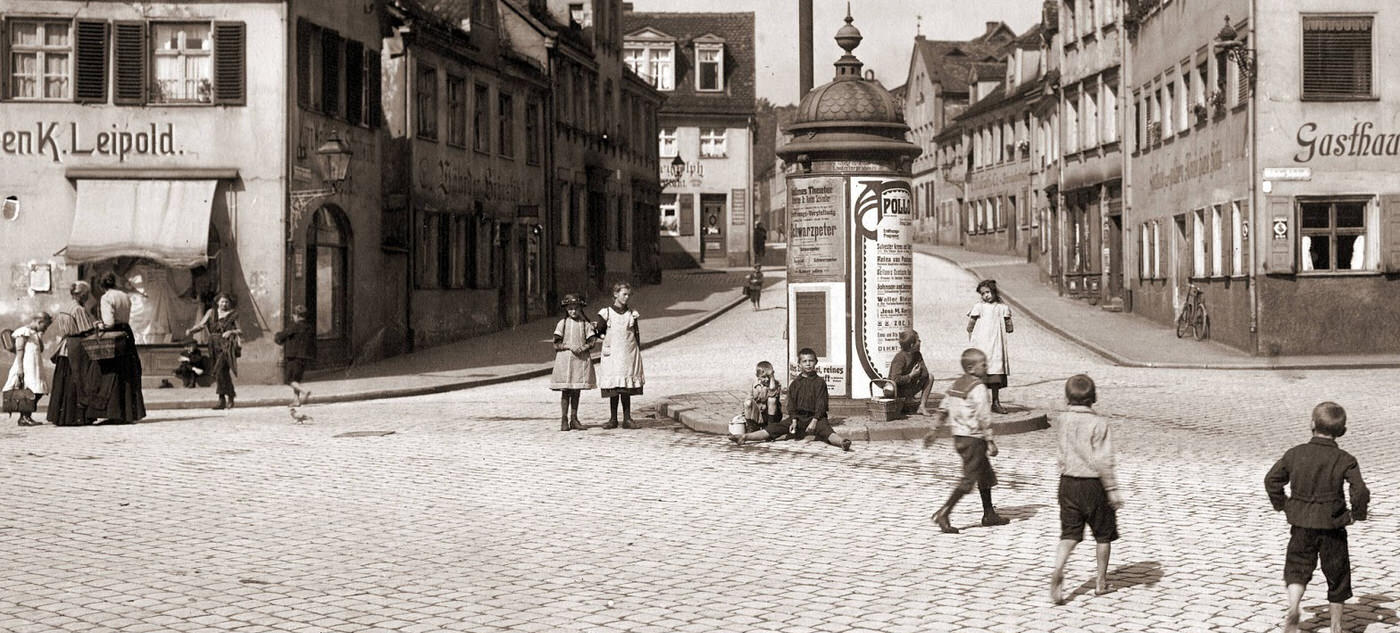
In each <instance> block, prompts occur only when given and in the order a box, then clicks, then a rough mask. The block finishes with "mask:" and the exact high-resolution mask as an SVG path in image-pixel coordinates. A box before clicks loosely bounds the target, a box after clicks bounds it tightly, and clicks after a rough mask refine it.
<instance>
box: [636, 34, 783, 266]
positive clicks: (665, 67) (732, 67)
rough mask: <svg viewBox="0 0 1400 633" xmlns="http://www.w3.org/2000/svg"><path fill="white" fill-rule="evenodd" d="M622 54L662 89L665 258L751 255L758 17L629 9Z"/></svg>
mask: <svg viewBox="0 0 1400 633" xmlns="http://www.w3.org/2000/svg"><path fill="white" fill-rule="evenodd" d="M622 21H623V29H624V32H625V33H626V36H625V42H624V61H625V63H626V64H627V66H628V67H629V68H631V69H632V70H633V71H635V72H636V73H637V74H638V75H640V76H641V77H642V78H643V79H645V80H646V81H647V82H649V83H650V84H651V85H652V86H653V87H655V88H656V90H658V91H659V92H661V93H662V94H664V95H665V96H666V101H665V103H664V105H662V107H661V111H660V114H659V116H658V120H659V122H658V127H659V129H658V135H657V142H658V155H659V160H658V162H657V164H656V168H657V169H658V172H659V174H660V176H661V192H660V210H659V216H658V217H659V221H658V230H659V234H660V249H659V250H660V257H661V261H662V264H663V265H664V266H666V267H668V268H674V267H690V266H696V265H704V266H721V267H723V266H744V265H748V264H749V262H750V261H751V257H752V252H753V240H752V235H753V227H754V218H753V216H754V209H753V208H752V206H753V200H754V196H753V173H754V171H753V119H754V112H755V102H754V74H755V71H754V16H753V14H752V13H640V12H634V11H630V10H629V11H626V12H625V13H624V15H623V19H622Z"/></svg>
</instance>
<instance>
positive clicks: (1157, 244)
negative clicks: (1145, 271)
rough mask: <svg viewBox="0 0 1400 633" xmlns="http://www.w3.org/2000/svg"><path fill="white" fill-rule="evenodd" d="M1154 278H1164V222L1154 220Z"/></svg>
mask: <svg viewBox="0 0 1400 633" xmlns="http://www.w3.org/2000/svg"><path fill="white" fill-rule="evenodd" d="M1152 278H1153V279H1161V278H1162V224H1161V222H1158V221H1156V220H1153V221H1152Z"/></svg>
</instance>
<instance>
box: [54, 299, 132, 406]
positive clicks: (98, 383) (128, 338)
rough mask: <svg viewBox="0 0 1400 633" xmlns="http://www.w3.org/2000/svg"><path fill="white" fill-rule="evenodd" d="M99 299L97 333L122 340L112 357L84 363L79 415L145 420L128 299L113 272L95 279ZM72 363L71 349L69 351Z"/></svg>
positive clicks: (129, 300) (129, 301)
mask: <svg viewBox="0 0 1400 633" xmlns="http://www.w3.org/2000/svg"><path fill="white" fill-rule="evenodd" d="M98 286H100V287H101V288H102V297H101V298H100V299H99V300H98V303H99V305H100V307H101V310H102V319H101V320H100V325H101V330H102V332H104V333H107V334H110V333H112V332H117V333H119V334H120V337H121V338H122V339H124V341H125V342H124V343H119V344H118V349H122V350H124V351H123V352H119V353H118V355H117V356H116V357H114V358H102V359H95V360H91V361H89V362H86V363H85V367H84V371H85V376H84V378H83V389H82V391H81V395H80V396H79V399H78V400H79V402H80V403H81V405H82V407H83V415H84V416H86V417H88V418H102V419H105V420H106V421H107V422H115V423H120V422H135V421H137V420H140V419H142V418H144V417H146V399H145V396H144V395H143V394H142V393H141V357H140V356H139V355H137V353H136V335H135V333H133V332H132V330H131V296H130V295H128V294H127V293H126V291H124V290H122V289H121V287H120V286H121V284H120V283H119V280H118V278H117V275H116V274H115V273H111V272H108V273H105V274H103V275H102V278H101V279H100V280H98ZM69 354H70V360H72V355H73V354H72V350H69Z"/></svg>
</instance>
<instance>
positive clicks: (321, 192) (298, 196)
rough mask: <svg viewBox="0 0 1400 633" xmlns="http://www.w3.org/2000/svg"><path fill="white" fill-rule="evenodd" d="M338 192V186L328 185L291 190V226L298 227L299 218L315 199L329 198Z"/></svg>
mask: <svg viewBox="0 0 1400 633" xmlns="http://www.w3.org/2000/svg"><path fill="white" fill-rule="evenodd" d="M337 193H340V188H339V187H329V188H322V189H302V190H301V191H293V192H291V194H292V227H293V228H299V227H300V226H301V219H302V218H303V217H305V216H306V211H307V209H310V208H311V207H312V206H313V205H314V204H315V202H316V201H317V200H320V199H321V198H329V197H331V196H333V195H335V194H337Z"/></svg>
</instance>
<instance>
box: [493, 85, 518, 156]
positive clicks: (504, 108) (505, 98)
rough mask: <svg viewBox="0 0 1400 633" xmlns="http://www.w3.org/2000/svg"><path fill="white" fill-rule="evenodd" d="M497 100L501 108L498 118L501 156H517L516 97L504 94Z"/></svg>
mask: <svg viewBox="0 0 1400 633" xmlns="http://www.w3.org/2000/svg"><path fill="white" fill-rule="evenodd" d="M496 100H497V102H498V103H497V105H498V106H499V110H498V111H497V112H496V118H497V120H498V121H499V123H500V130H499V131H498V132H497V134H496V138H497V139H499V140H498V141H497V142H498V143H500V150H501V155H502V156H506V157H511V156H515V97H514V96H513V95H510V94H508V93H504V92H503V93H501V94H500V95H498V96H497V97H496Z"/></svg>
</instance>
